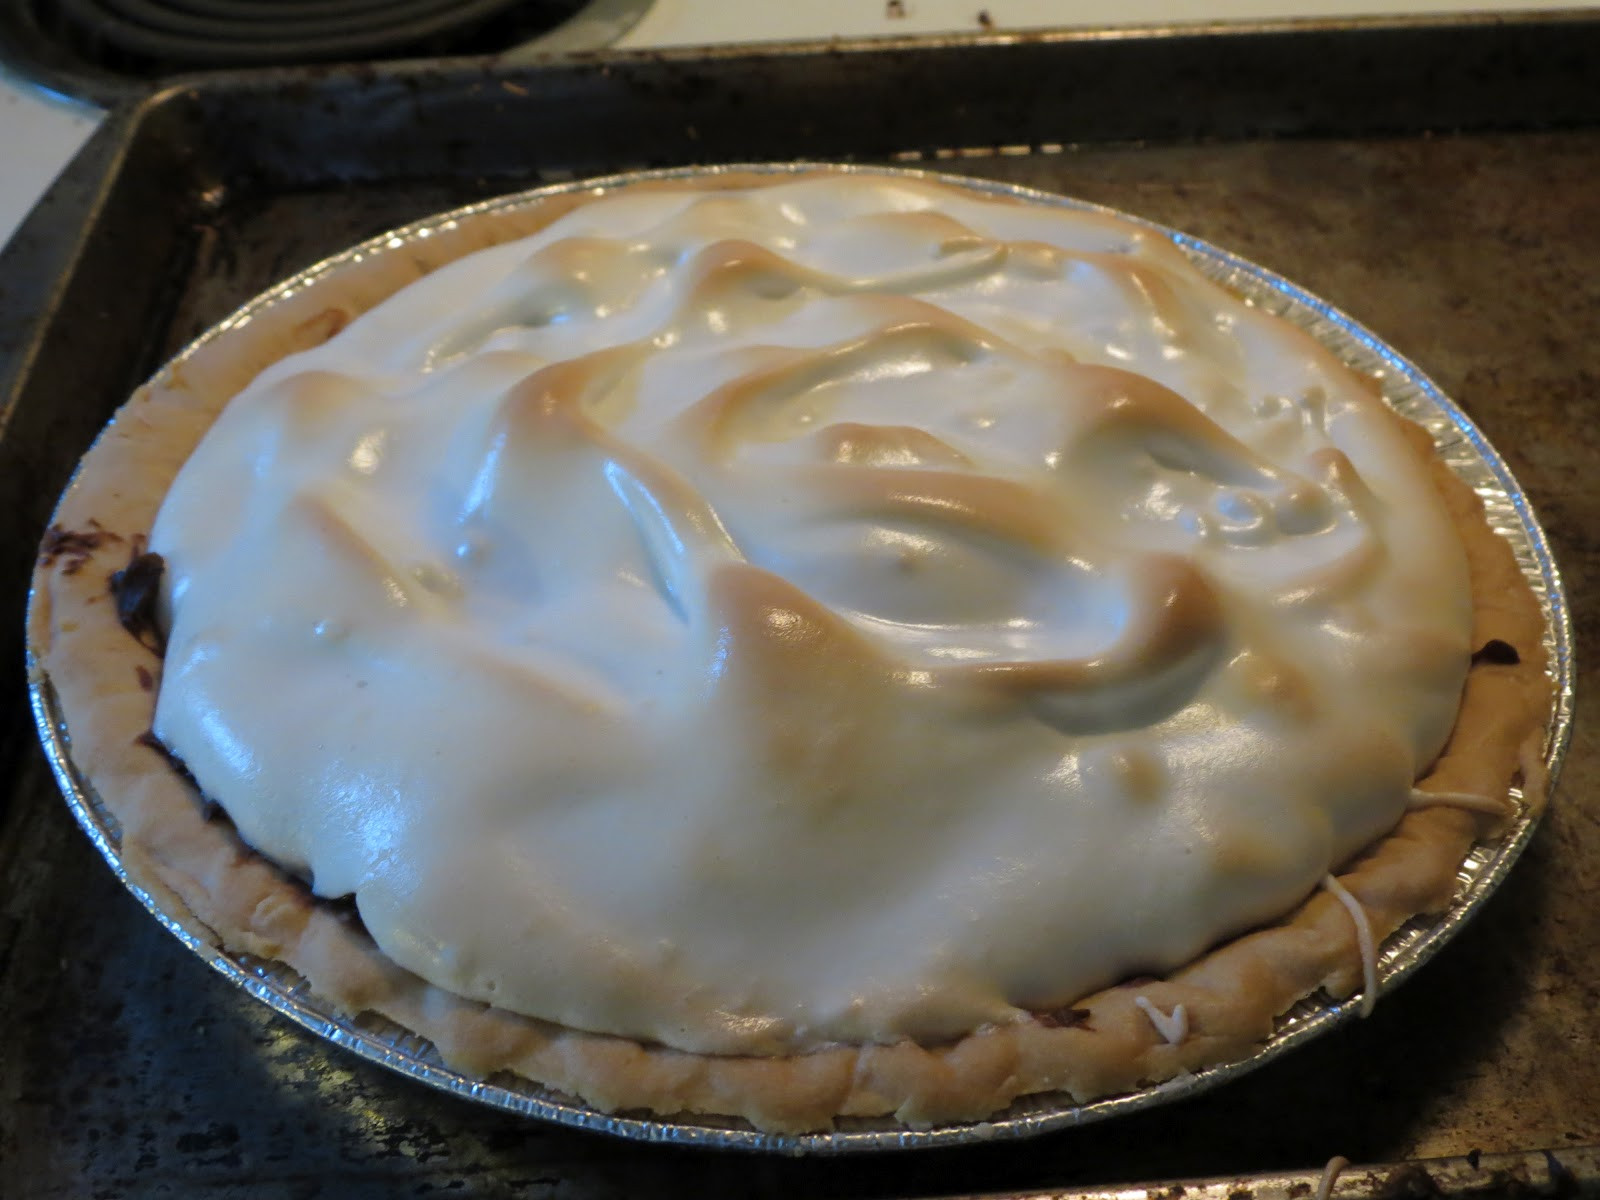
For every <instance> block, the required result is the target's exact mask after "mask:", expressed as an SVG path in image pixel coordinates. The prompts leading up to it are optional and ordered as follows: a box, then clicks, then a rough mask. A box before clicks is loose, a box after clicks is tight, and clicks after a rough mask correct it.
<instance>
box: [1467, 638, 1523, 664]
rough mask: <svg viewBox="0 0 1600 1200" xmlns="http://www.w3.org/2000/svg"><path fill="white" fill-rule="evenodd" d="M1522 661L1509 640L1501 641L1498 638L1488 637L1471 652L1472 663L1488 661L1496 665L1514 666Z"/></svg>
mask: <svg viewBox="0 0 1600 1200" xmlns="http://www.w3.org/2000/svg"><path fill="white" fill-rule="evenodd" d="M1521 661H1522V655H1520V654H1518V653H1517V648H1516V647H1515V646H1513V645H1512V644H1511V643H1510V642H1502V641H1501V640H1500V639H1499V638H1490V639H1489V640H1488V641H1487V642H1485V643H1484V644H1483V645H1481V646H1479V647H1478V648H1477V649H1476V650H1474V651H1473V652H1472V665H1473V666H1477V665H1478V664H1479V663H1488V664H1490V665H1491V666H1496V667H1514V666H1516V665H1517V664H1518V663H1520V662H1521Z"/></svg>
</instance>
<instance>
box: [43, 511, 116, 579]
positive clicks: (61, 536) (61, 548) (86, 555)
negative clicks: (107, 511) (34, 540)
mask: <svg viewBox="0 0 1600 1200" xmlns="http://www.w3.org/2000/svg"><path fill="white" fill-rule="evenodd" d="M87 525H88V528H86V529H63V528H62V527H61V526H60V525H52V526H50V528H49V529H47V530H45V531H44V540H43V541H42V542H40V543H39V565H40V566H41V567H53V566H55V565H56V563H57V562H60V563H61V564H62V565H61V573H62V574H63V575H76V574H77V573H78V572H79V571H80V570H81V569H82V568H83V564H84V563H86V562H88V561H89V559H90V558H91V557H93V555H94V552H95V551H96V550H98V549H100V547H101V546H104V545H106V544H108V543H110V542H120V541H121V540H122V535H121V534H117V533H112V532H111V531H110V530H109V529H107V528H105V527H104V526H103V525H101V524H100V522H99V521H96V520H95V519H94V518H93V517H90V518H89V520H88V522H87Z"/></svg>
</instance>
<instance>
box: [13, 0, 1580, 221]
mask: <svg viewBox="0 0 1600 1200" xmlns="http://www.w3.org/2000/svg"><path fill="white" fill-rule="evenodd" d="M1552 7H1561V8H1568V9H1572V8H1600V0H1567V3H1565V4H1560V5H1559V6H1557V5H1552V4H1551V3H1550V0H1206V3H1205V4H1203V5H1201V4H1196V3H1195V2H1194V0H899V2H898V3H896V2H895V0H807V2H806V3H803V4H797V3H784V2H781V0H654V2H653V3H652V4H650V6H649V10H648V11H647V12H646V13H645V15H644V17H643V18H642V19H641V20H640V21H639V22H638V24H636V25H635V26H634V27H633V28H632V29H630V30H628V32H627V33H625V34H624V35H623V36H622V37H621V38H619V39H618V41H617V45H618V46H622V47H648V46H694V45H710V44H714V43H727V42H760V41H789V40H795V39H808V38H818V37H831V36H839V37H851V38H856V37H874V36H883V37H893V36H906V35H909V34H926V33H966V32H972V31H976V30H977V29H979V28H982V27H985V26H987V27H988V28H991V29H993V30H996V31H1000V32H1004V31H1006V30H1013V31H1018V30H1025V29H1047V28H1086V27H1087V28H1092V27H1117V26H1128V25H1138V24H1166V23H1172V22H1182V21H1201V20H1204V21H1219V22H1226V21H1242V20H1263V19H1269V20H1270V19H1277V18H1309V17H1351V16H1374V15H1384V14H1400V13H1406V14H1422V13H1452V12H1453V13H1462V12H1486V11H1512V10H1538V9H1550V8H1552ZM984 18H987V21H985V19H984ZM99 117H100V114H99V112H98V111H97V110H95V109H93V108H90V107H88V106H85V105H81V104H78V103H75V102H71V101H63V100H57V99H55V98H52V97H46V96H44V95H42V94H41V93H40V92H39V91H38V89H36V88H33V87H32V86H30V85H28V84H26V83H24V82H22V81H19V80H15V79H10V78H7V77H6V76H4V75H3V74H0V245H3V244H4V243H5V242H6V241H7V240H9V238H10V237H11V234H12V232H13V231H14V230H15V229H16V227H17V225H18V223H20V222H21V220H22V218H23V217H24V216H25V215H26V214H27V212H28V210H29V208H31V207H32V205H33V204H34V202H35V201H36V200H37V199H38V198H39V196H40V195H42V194H43V192H44V190H45V188H47V187H48V186H49V185H50V183H51V181H52V180H54V179H55V177H56V175H57V173H58V172H59V171H60V170H61V168H62V167H63V166H65V165H66V163H67V161H68V160H69V159H70V158H71V157H72V155H73V154H74V153H75V152H76V151H77V149H78V147H79V146H81V145H82V144H83V142H84V140H85V139H86V138H87V137H88V136H89V134H90V133H92V132H93V131H94V128H95V126H96V125H97V124H98V123H99Z"/></svg>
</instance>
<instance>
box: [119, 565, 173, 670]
mask: <svg viewBox="0 0 1600 1200" xmlns="http://www.w3.org/2000/svg"><path fill="white" fill-rule="evenodd" d="M166 565H167V564H166V562H165V560H163V559H162V557H161V555H159V554H152V553H150V552H148V551H147V550H145V548H144V538H142V537H138V538H135V539H134V540H133V555H132V557H130V558H129V559H128V565H127V566H125V567H123V568H122V570H120V571H114V572H112V575H111V595H112V597H113V598H114V599H115V600H116V602H117V620H119V621H121V622H122V627H123V628H124V629H126V630H127V631H128V632H129V633H131V634H132V635H133V638H134V640H135V641H136V642H138V643H139V644H140V645H141V646H143V647H145V649H147V650H149V651H150V652H151V653H153V654H155V655H156V657H158V658H159V657H161V656H162V655H164V654H166V652H167V637H166V634H164V633H163V632H162V631H161V626H160V624H159V623H158V622H157V620H156V597H157V595H158V593H159V592H160V589H161V573H162V571H164V570H165V569H166Z"/></svg>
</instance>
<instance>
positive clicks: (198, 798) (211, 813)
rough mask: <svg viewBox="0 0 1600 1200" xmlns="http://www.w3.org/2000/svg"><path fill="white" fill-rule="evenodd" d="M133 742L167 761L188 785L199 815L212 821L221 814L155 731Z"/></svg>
mask: <svg viewBox="0 0 1600 1200" xmlns="http://www.w3.org/2000/svg"><path fill="white" fill-rule="evenodd" d="M133 742H134V745H136V746H144V747H145V748H146V749H149V750H154V751H155V752H156V753H157V754H159V755H161V757H162V758H164V759H166V760H167V766H169V767H171V768H172V771H173V774H175V775H177V776H178V777H179V778H180V779H182V780H183V781H184V782H185V783H186V784H188V785H189V790H190V791H191V792H192V793H193V794H194V798H195V803H196V804H197V805H198V806H199V808H200V815H201V816H202V817H203V818H204V819H206V820H207V821H212V820H215V819H216V818H217V817H218V816H220V815H221V814H222V805H220V804H218V803H217V802H216V801H215V800H213V799H211V798H210V797H209V796H207V795H206V794H205V793H204V792H202V791H201V790H200V784H199V782H198V781H197V780H196V779H195V777H194V776H193V775H191V774H190V773H189V766H188V764H187V763H185V762H184V761H183V759H181V758H179V757H178V756H177V755H176V754H174V753H173V752H172V751H171V750H169V749H167V744H166V743H165V742H163V741H162V740H161V739H160V738H158V737H157V736H156V733H155V730H153V729H146V730H145V731H144V732H143V733H141V734H140V735H139V736H138V737H136V738H134V739H133Z"/></svg>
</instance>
